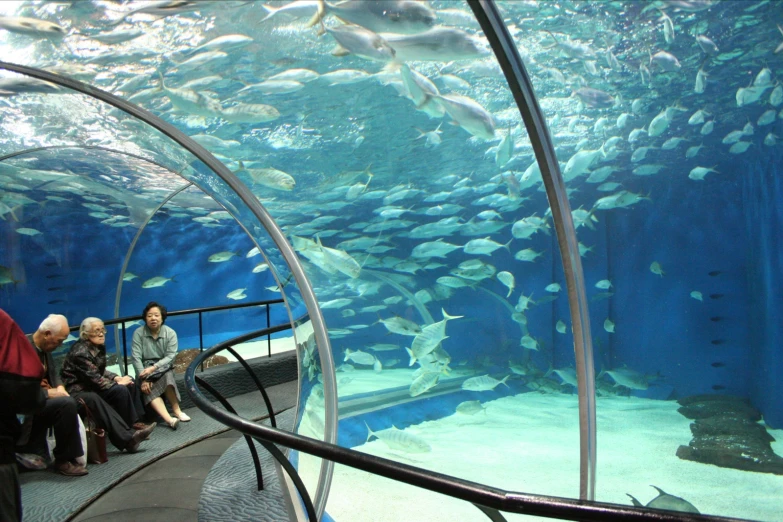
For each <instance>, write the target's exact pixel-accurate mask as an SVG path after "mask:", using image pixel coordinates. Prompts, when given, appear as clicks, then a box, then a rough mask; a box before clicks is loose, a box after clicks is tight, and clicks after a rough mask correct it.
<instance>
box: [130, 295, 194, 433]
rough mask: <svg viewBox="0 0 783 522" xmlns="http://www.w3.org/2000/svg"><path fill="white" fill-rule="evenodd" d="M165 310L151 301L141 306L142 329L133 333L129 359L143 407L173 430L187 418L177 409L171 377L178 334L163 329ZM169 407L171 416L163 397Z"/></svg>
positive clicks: (164, 326)
mask: <svg viewBox="0 0 783 522" xmlns="http://www.w3.org/2000/svg"><path fill="white" fill-rule="evenodd" d="M166 316H167V312H166V307H165V306H163V305H161V304H158V303H156V302H154V301H152V302H150V303H148V304H147V306H145V307H144V312H143V317H142V318H143V319H144V326H142V327H140V328H137V329H136V331H135V332H133V345H132V349H131V351H132V357H133V367H134V368H135V369H136V377H137V379H139V381H140V382H141V393H142V398H143V399H144V403H145V404H149V405H150V406H151V407H152V409H153V410H155V412H156V413H157V414H158V415H160V416H161V417H162V418H163V422H165V423H166V424H168V425H169V427H170V428H171V429H172V430H176V429H177V426H178V425H179V422H180V421H182V422H187V421H189V420H190V417H188V415H187V414H186V413H185V412H183V411H182V410H181V409H180V406H179V402H180V400H181V398H180V395H179V390H178V389H177V381H176V379H175V378H174V358H175V357H176V356H177V348H178V343H177V332H175V331H174V330H173V329H172V328H169V327H168V326H166V325H165V324H163V323H165V322H166ZM164 396H165V397H166V399H168V401H169V403H170V404H171V410H172V412H173V415H172V414H169V412H168V410H167V409H166V404H165V403H164V402H163V397H164Z"/></svg>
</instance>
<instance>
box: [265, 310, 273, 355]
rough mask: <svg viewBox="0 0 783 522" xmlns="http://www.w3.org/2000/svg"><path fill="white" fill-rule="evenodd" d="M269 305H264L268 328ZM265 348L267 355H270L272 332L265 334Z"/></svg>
mask: <svg viewBox="0 0 783 522" xmlns="http://www.w3.org/2000/svg"><path fill="white" fill-rule="evenodd" d="M270 320H271V319H270V315H269V305H266V327H267V328H269V327H270V326H271V324H270ZM266 349H267V357H272V334H266Z"/></svg>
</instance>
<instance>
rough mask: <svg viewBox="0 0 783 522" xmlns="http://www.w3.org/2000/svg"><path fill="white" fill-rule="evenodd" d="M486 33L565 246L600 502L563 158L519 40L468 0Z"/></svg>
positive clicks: (587, 468) (584, 323)
mask: <svg viewBox="0 0 783 522" xmlns="http://www.w3.org/2000/svg"><path fill="white" fill-rule="evenodd" d="M467 1H468V5H469V6H470V8H471V9H472V10H473V14H474V15H475V17H476V20H478V22H479V24H480V25H481V28H482V29H483V31H484V34H485V35H486V37H487V39H488V40H489V43H490V45H491V46H492V50H493V51H494V53H495V57H496V58H497V60H498V63H499V64H500V67H501V68H502V69H503V74H504V75H505V77H506V81H507V82H508V86H509V88H510V89H511V92H512V94H513V95H514V100H515V101H516V103H517V107H518V108H519V112H520V114H521V115H522V120H523V121H524V123H525V127H526V128H527V132H528V135H529V136H530V141H531V144H532V146H533V150H534V152H535V155H536V161H537V162H538V165H539V167H540V169H541V177H542V179H543V181H544V187H545V188H546V194H547V199H548V200H549V207H550V208H551V209H552V219H553V221H554V224H555V230H556V233H557V242H558V244H559V245H560V257H561V259H562V261H563V271H564V272H565V278H566V286H567V288H568V306H569V308H570V311H571V324H572V329H573V333H574V353H575V356H576V373H577V381H578V387H577V389H578V392H579V446H580V451H579V460H580V471H579V498H580V499H582V500H594V498H595V466H596V463H595V461H596V425H595V369H594V364H593V346H592V341H591V335H590V314H589V312H588V308H587V294H586V292H585V285H584V272H583V270H582V259H581V257H580V256H579V244H578V242H577V239H576V230H575V228H574V221H573V217H572V216H571V206H570V204H569V202H568V194H567V193H566V187H565V182H564V181H563V176H562V174H561V173H560V166H559V165H558V163H557V155H556V154H555V148H554V145H553V144H552V139H551V137H550V135H549V129H548V128H547V125H546V120H545V118H544V113H543V111H542V110H541V107H540V106H539V105H538V100H537V98H536V95H535V93H534V92H533V84H532V82H531V80H530V77H529V76H528V74H527V70H526V69H525V65H524V63H523V62H522V58H521V57H520V56H519V51H518V50H517V47H516V44H515V43H514V39H513V38H512V37H511V34H510V33H509V32H508V28H507V27H506V24H505V23H504V22H503V17H502V15H501V14H500V12H499V11H498V8H497V5H496V4H495V2H494V0H467Z"/></svg>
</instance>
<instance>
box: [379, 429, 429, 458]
mask: <svg viewBox="0 0 783 522" xmlns="http://www.w3.org/2000/svg"><path fill="white" fill-rule="evenodd" d="M365 426H367V442H369V441H370V438H372V436H373V435H374V436H375V437H377V438H378V439H379V440H381V441H383V443H384V444H386V445H387V446H388V447H389V448H390V449H393V450H400V451H404V452H406V453H427V452H429V451H431V450H432V448H431V447H430V445H429V444H427V441H425V440H424V439H421V438H419V437H417V436H416V435H413V434H412V433H408V432H406V431H404V430H401V429H399V428H397V427H395V426H392V427H391V428H387V429H385V430H380V431H377V432H376V431H372V429H370V426H369V425H368V424H367V423H365Z"/></svg>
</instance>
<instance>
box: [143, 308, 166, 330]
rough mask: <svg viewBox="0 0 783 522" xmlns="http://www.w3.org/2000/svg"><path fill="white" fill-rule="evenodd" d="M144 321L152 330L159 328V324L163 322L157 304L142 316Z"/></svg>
mask: <svg viewBox="0 0 783 522" xmlns="http://www.w3.org/2000/svg"><path fill="white" fill-rule="evenodd" d="M144 321H145V322H146V323H147V326H149V327H150V328H151V329H153V330H157V329H158V328H160V325H162V324H163V316H162V315H161V313H160V308H158V307H157V306H153V307H152V308H150V309H149V311H148V312H147V315H145V316H144Z"/></svg>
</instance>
